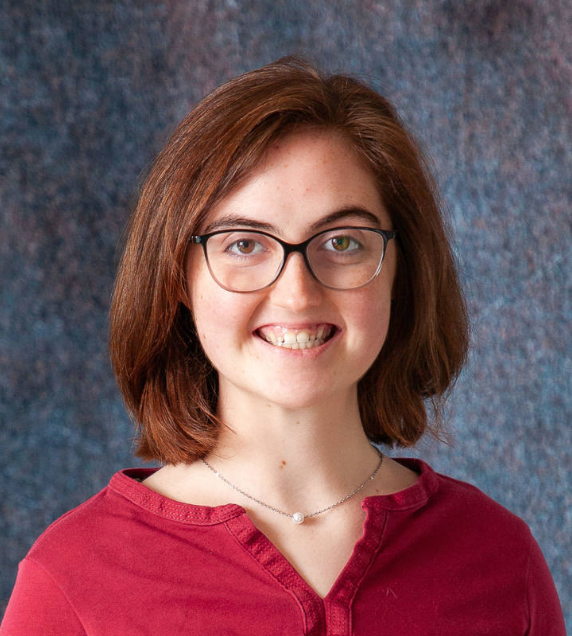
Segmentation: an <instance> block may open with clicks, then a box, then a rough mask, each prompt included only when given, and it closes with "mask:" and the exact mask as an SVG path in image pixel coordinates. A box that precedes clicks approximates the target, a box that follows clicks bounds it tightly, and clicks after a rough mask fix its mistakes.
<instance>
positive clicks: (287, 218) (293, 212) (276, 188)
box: [203, 131, 389, 234]
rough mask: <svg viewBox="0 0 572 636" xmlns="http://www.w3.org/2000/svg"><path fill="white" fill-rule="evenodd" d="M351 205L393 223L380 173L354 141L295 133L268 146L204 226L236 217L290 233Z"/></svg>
mask: <svg viewBox="0 0 572 636" xmlns="http://www.w3.org/2000/svg"><path fill="white" fill-rule="evenodd" d="M351 209H354V210H357V209H362V210H365V211H367V212H369V213H370V214H371V215H373V216H374V217H375V218H376V219H378V221H379V226H385V227H386V228H388V227H389V225H388V222H389V217H388V215H387V212H386V211H385V208H384V206H383V202H382V199H381V195H380V192H379V188H378V183H377V180H376V178H375V175H374V173H373V171H372V170H371V169H370V168H369V167H367V166H366V164H365V161H364V160H362V159H361V158H360V157H359V156H358V154H357V151H356V150H355V149H354V148H353V146H352V145H351V143H350V142H349V141H348V140H347V139H345V138H344V137H342V136H341V135H340V134H337V133H332V132H324V131H320V132H315V131H305V132H296V133H292V134H290V135H288V136H286V137H284V138H283V139H280V140H278V141H275V142H274V143H273V144H272V145H271V146H270V147H269V148H268V150H267V152H266V154H265V155H264V157H263V158H262V160H261V162H260V163H259V164H258V166H257V167H256V168H255V169H254V170H253V171H252V173H251V174H250V175H249V176H248V177H247V178H246V179H245V180H244V181H243V182H242V183H241V184H240V185H239V186H237V187H236V188H235V189H234V190H232V191H231V192H230V193H229V194H227V195H226V196H225V197H224V198H223V199H222V200H221V201H220V202H219V203H218V204H217V205H216V206H215V207H214V208H213V209H212V210H211V211H210V213H209V215H208V217H207V219H206V223H205V228H204V230H203V231H210V230H212V229H214V227H215V226H216V227H221V226H222V225H224V221H225V220H227V221H229V220H231V219H232V218H233V217H234V218H239V219H245V220H246V219H251V220H253V221H257V222H260V223H266V224H268V225H269V226H270V225H271V226H273V227H274V228H276V229H279V230H280V233H282V234H287V233H288V232H289V231H293V232H294V231H295V232H299V231H302V230H303V228H304V226H305V225H306V226H308V227H309V226H311V225H313V224H315V223H316V222H317V221H319V219H320V218H323V217H324V216H328V215H332V214H333V213H335V212H337V211H340V210H351ZM349 216H351V215H348V217H349ZM354 216H355V215H354ZM348 220H349V219H348ZM352 222H353V221H352ZM354 224H355V223H354ZM207 228H208V229H207Z"/></svg>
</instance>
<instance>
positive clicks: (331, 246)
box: [324, 234, 361, 252]
mask: <svg viewBox="0 0 572 636" xmlns="http://www.w3.org/2000/svg"><path fill="white" fill-rule="evenodd" d="M324 247H325V249H327V250H330V251H336V252H349V251H352V250H359V249H360V247H361V245H360V243H359V242H358V241H356V239H355V238H353V237H351V236H348V235H347V234H340V235H338V236H332V237H331V238H329V239H328V240H327V241H326V243H325V245H324Z"/></svg>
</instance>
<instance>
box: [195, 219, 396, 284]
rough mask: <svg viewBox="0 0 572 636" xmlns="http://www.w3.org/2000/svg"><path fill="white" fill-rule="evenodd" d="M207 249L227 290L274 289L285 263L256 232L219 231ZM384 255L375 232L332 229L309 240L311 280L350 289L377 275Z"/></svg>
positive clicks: (279, 250)
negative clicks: (272, 286) (275, 281)
mask: <svg viewBox="0 0 572 636" xmlns="http://www.w3.org/2000/svg"><path fill="white" fill-rule="evenodd" d="M206 248H207V261H208V265H209V268H210V270H211V274H212V275H213V277H214V278H215V280H216V281H217V282H218V283H219V284H220V285H221V286H222V287H224V288H226V289H229V290H231V291H242V292H247V291H256V290H258V289H262V288H264V287H267V286H268V285H270V284H272V283H273V282H274V280H275V279H276V277H277V276H278V273H279V272H280V269H281V267H282V262H283V259H284V249H283V247H282V245H280V243H279V242H278V241H277V240H275V239H274V238H272V237H271V236H268V235H266V234H260V233H258V232H248V231H243V230H233V231H228V232H221V233H218V234H215V235H213V236H211V237H210V238H209V240H208V242H207V245H206ZM384 250H385V241H384V238H383V236H381V235H380V234H378V233H377V232H374V231H371V230H367V229H356V228H336V229H334V230H329V231H326V232H322V233H321V234H318V235H317V236H315V237H314V238H313V239H312V241H310V243H309V244H308V246H307V258H308V262H309V264H310V268H311V270H312V272H313V274H314V276H315V277H316V278H317V279H318V280H319V281H320V282H321V283H322V284H323V285H325V286H326V287H330V288H333V289H353V288H356V287H361V286H363V285H365V284H366V283H368V282H369V281H370V280H371V279H372V278H374V276H375V275H376V274H377V273H378V271H379V268H380V265H381V261H382V259H383V255H384Z"/></svg>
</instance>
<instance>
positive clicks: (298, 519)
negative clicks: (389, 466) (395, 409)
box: [201, 449, 383, 524]
mask: <svg viewBox="0 0 572 636" xmlns="http://www.w3.org/2000/svg"><path fill="white" fill-rule="evenodd" d="M376 450H377V449H376ZM377 452H378V453H379V463H378V464H377V466H376V468H375V470H374V471H373V473H372V474H371V475H370V476H369V477H368V478H367V479H366V480H365V481H363V482H362V483H361V484H360V485H359V486H358V487H357V488H356V489H355V490H353V491H352V492H350V494H349V495H346V496H345V497H344V498H343V499H340V500H339V501H336V503H333V504H332V505H331V506H328V507H327V508H322V510H318V511H317V512H312V513H311V514H309V515H305V514H303V513H302V512H294V513H293V514H290V513H289V512H284V511H283V510H278V508H274V506H270V505H269V504H267V503H264V502H263V501H260V499H256V497H253V496H252V495H249V494H248V493H246V492H244V490H241V489H240V488H239V487H238V486H235V485H234V484H233V483H231V482H230V481H229V480H228V479H226V478H225V477H223V476H222V475H221V474H220V473H219V472H218V470H216V469H215V468H213V467H212V466H211V465H210V464H209V463H208V462H207V461H205V460H204V459H202V458H201V461H202V462H203V464H204V465H205V466H206V467H207V468H208V469H209V470H211V471H212V472H213V473H214V474H215V475H216V476H217V477H218V478H219V479H222V481H224V483H225V484H227V485H228V486H230V487H231V488H234V490H236V491H237V492H239V493H240V494H241V495H244V496H245V497H248V499H250V500H252V501H255V502H256V503H257V504H259V505H260V506H264V507H265V508H268V510H272V511H273V512H277V513H278V514H279V515H282V516H284V517H290V519H292V521H293V522H294V523H296V524H301V523H304V521H305V520H306V519H311V518H312V517H317V516H318V515H321V514H322V513H324V512H328V510H331V509H332V508H336V506H341V504H343V503H344V502H345V501H347V500H348V499H350V498H351V497H353V496H354V495H357V494H358V492H359V491H360V490H361V489H362V488H363V487H364V486H365V485H366V484H367V483H368V482H369V481H371V480H372V479H374V478H375V476H376V475H377V473H378V472H379V469H380V468H381V465H382V464H383V453H381V452H380V451H379V450H377Z"/></svg>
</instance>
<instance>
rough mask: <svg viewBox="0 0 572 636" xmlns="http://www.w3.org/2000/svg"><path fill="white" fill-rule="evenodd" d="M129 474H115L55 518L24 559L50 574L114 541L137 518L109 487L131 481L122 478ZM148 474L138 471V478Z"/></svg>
mask: <svg viewBox="0 0 572 636" xmlns="http://www.w3.org/2000/svg"><path fill="white" fill-rule="evenodd" d="M130 472H134V471H131V470H130V469H127V470H124V471H120V472H119V473H116V474H115V475H114V476H113V478H112V479H111V481H110V483H109V484H108V485H107V486H106V487H104V488H103V489H102V490H101V491H99V492H98V493H97V494H95V495H94V496H93V497H90V498H89V499H88V500H86V501H84V502H83V503H81V504H80V505H79V506H77V507H76V508H73V509H72V510H69V511H68V512H66V513H65V514H64V515H62V516H61V517H59V518H58V519H56V520H55V521H54V522H53V523H52V524H51V525H49V526H48V527H47V529H46V530H45V531H44V532H43V533H42V534H41V535H40V536H39V537H38V539H37V540H36V541H35V543H34V544H33V545H32V547H31V548H30V551H29V552H28V555H27V558H28V559H29V560H32V561H34V562H35V563H37V564H39V565H41V566H42V567H44V568H46V569H47V570H48V571H50V572H54V571H57V570H58V569H60V568H64V569H65V568H67V567H71V566H70V565H69V563H70V562H72V561H73V560H74V559H77V558H78V555H81V556H82V560H83V559H84V558H85V556H86V555H90V554H94V553H95V552H96V551H97V550H99V549H101V548H105V546H106V544H108V543H111V542H114V541H117V540H118V539H119V538H120V537H121V535H122V533H123V534H124V533H125V532H126V530H127V526H128V525H129V524H130V523H132V522H133V520H134V519H135V518H136V517H137V506H134V505H133V504H132V503H131V502H130V501H129V498H128V497H127V496H125V495H124V494H122V493H121V492H119V491H118V490H117V488H114V487H113V484H114V483H116V482H117V481H118V480H119V481H120V480H122V479H123V480H129V481H133V480H132V479H131V478H129V477H127V475H126V473H127V474H128V473H130ZM148 472H149V471H146V470H142V476H145V475H146V474H148ZM133 483H134V484H136V483H137V482H135V481H133Z"/></svg>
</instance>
